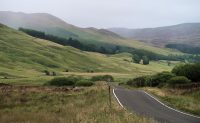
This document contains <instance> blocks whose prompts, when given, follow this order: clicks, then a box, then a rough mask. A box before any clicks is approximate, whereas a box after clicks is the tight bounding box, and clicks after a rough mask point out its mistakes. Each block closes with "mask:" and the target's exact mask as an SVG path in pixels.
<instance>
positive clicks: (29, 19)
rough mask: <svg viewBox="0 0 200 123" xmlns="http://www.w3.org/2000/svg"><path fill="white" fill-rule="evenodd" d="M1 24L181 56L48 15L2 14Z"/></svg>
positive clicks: (86, 41)
mask: <svg viewBox="0 0 200 123" xmlns="http://www.w3.org/2000/svg"><path fill="white" fill-rule="evenodd" d="M0 23H2V24H5V25H7V26H9V27H12V28H15V29H18V28H19V27H24V28H30V29H34V30H39V31H44V32H46V33H48V34H52V35H56V36H60V37H64V38H69V37H72V38H75V39H78V40H80V41H81V42H84V43H89V44H95V45H96V46H116V45H120V46H127V47H133V48H137V49H145V50H148V51H151V52H154V53H159V54H164V55H169V54H180V52H178V51H174V50H169V49H165V48H157V47H154V46H151V45H147V44H146V43H143V42H139V41H136V40H132V39H125V38H122V37H121V36H119V35H117V34H115V33H113V32H110V31H108V30H105V29H96V28H80V27H77V26H74V25H71V24H68V23H66V22H64V21H63V20H61V19H59V18H57V17H55V16H53V15H50V14H47V13H33V14H26V13H21V12H19V13H17V12H8V11H1V12H0Z"/></svg>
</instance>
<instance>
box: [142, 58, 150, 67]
mask: <svg viewBox="0 0 200 123" xmlns="http://www.w3.org/2000/svg"><path fill="white" fill-rule="evenodd" d="M142 60H143V64H144V65H148V64H149V58H148V57H147V56H142Z"/></svg>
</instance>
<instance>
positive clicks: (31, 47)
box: [0, 25, 173, 81]
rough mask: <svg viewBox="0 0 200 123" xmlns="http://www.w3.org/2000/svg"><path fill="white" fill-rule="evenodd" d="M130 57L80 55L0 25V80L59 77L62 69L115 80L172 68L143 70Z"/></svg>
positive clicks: (161, 64)
mask: <svg viewBox="0 0 200 123" xmlns="http://www.w3.org/2000/svg"><path fill="white" fill-rule="evenodd" d="M131 57H132V56H131V55H130V54H128V53H122V54H116V55H104V54H100V53H94V52H84V51H80V50H78V49H75V48H72V47H69V46H62V45H59V44H56V43H52V42H50V41H47V40H42V39H37V38H34V37H31V36H29V35H26V34H25V33H22V32H20V31H17V30H14V29H11V28H8V27H6V26H4V25H0V77H1V78H2V77H9V78H23V77H33V76H35V77H38V76H41V75H44V74H43V71H44V70H49V71H55V72H57V73H58V74H59V75H63V74H65V72H64V71H65V70H66V69H69V71H70V72H75V74H76V73H77V72H79V73H80V72H81V73H82V72H83V73H85V72H87V71H88V70H93V71H94V72H95V73H96V72H99V73H100V74H101V73H102V72H105V73H109V74H114V75H116V77H119V76H118V75H119V74H115V73H120V75H121V76H120V78H127V77H129V78H130V77H133V76H139V75H146V74H153V73H157V72H160V71H169V70H171V69H172V67H173V65H172V66H167V63H165V62H151V63H150V65H147V66H144V65H140V64H134V63H132V62H131ZM125 59H127V60H125ZM72 74H74V73H72ZM44 78H45V77H44ZM5 81H7V80H5ZM9 81H10V80H9Z"/></svg>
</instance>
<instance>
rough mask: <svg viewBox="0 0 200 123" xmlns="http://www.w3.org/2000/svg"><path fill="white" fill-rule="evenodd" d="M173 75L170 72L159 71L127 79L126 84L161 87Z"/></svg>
mask: <svg viewBox="0 0 200 123" xmlns="http://www.w3.org/2000/svg"><path fill="white" fill-rule="evenodd" d="M172 77H175V75H174V74H173V73H171V72H161V73H158V74H155V75H151V76H141V77H137V78H134V79H130V80H128V81H127V85H131V86H135V87H144V86H149V87H163V86H164V85H165V84H166V83H167V81H168V80H169V79H171V78H172Z"/></svg>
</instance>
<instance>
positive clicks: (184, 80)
mask: <svg viewBox="0 0 200 123" xmlns="http://www.w3.org/2000/svg"><path fill="white" fill-rule="evenodd" d="M190 82H191V81H190V80H189V79H188V78H186V77H185V76H175V77H172V78H171V79H169V80H168V81H167V83H168V84H169V85H176V84H187V83H190Z"/></svg>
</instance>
